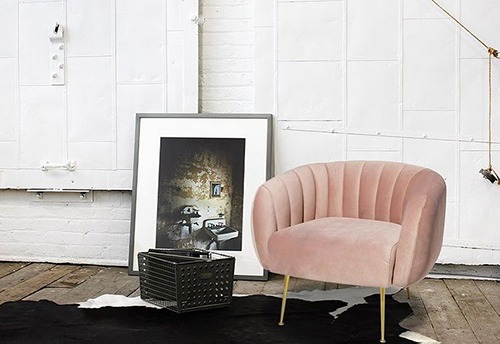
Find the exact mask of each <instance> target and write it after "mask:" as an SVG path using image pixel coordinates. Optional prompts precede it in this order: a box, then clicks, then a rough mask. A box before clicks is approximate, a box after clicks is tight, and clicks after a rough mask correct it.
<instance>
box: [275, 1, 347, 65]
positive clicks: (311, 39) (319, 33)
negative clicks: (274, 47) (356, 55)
mask: <svg viewBox="0 0 500 344" xmlns="http://www.w3.org/2000/svg"><path fill="white" fill-rule="evenodd" d="M342 7H343V4H342V2H340V1H328V2H304V3H302V2H285V3H279V4H278V8H279V9H278V11H279V12H278V13H279V18H278V58H279V59H280V60H340V59H341V58H342V16H343V9H342ZM297 47H300V49H297Z"/></svg>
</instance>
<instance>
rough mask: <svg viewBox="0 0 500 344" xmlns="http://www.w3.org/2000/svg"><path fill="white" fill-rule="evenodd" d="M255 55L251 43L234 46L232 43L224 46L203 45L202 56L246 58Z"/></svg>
mask: <svg viewBox="0 0 500 344" xmlns="http://www.w3.org/2000/svg"><path fill="white" fill-rule="evenodd" d="M252 55H253V47H252V46H250V45H244V46H234V45H231V44H228V45H223V46H213V45H208V46H204V47H203V52H202V57H203V58H211V59H219V58H234V59H240V58H241V59H244V58H247V57H248V56H252Z"/></svg>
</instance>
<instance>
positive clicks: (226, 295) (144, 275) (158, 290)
mask: <svg viewBox="0 0 500 344" xmlns="http://www.w3.org/2000/svg"><path fill="white" fill-rule="evenodd" d="M138 258H139V280H140V287H141V299H143V300H145V301H147V302H150V303H152V304H155V305H157V306H160V307H163V308H167V309H170V310H172V311H174V312H177V313H184V312H190V311H196V310H202V309H209V308H215V307H223V306H227V305H229V304H230V303H231V300H232V296H233V280H234V262H235V259H234V257H230V256H227V255H224V254H220V253H215V252H211V251H206V250H201V249H187V250H177V249H151V250H149V251H148V252H140V253H139V254H138Z"/></svg>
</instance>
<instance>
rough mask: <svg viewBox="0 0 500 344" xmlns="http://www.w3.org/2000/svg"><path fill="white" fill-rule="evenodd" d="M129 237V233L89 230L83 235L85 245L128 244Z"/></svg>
mask: <svg viewBox="0 0 500 344" xmlns="http://www.w3.org/2000/svg"><path fill="white" fill-rule="evenodd" d="M128 239H129V237H128V234H126V235H125V234H114V233H113V234H110V233H95V232H89V233H86V234H84V235H83V245H96V244H99V245H102V246H109V245H116V246H127V245H128V244H129V242H128Z"/></svg>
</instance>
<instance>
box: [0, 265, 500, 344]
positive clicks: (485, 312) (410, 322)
mask: <svg viewBox="0 0 500 344" xmlns="http://www.w3.org/2000/svg"><path fill="white" fill-rule="evenodd" d="M337 288H350V286H346V285H337V284H335V283H324V282H318V281H309V280H303V279H297V278H291V279H290V284H289V291H291V292H300V291H304V290H330V289H337ZM233 290H234V293H235V294H282V293H283V276H281V275H276V274H270V276H269V280H268V281H265V282H264V281H236V282H235V283H234V289H233ZM411 291H412V292H411V298H410V300H407V299H406V291H405V290H402V291H401V292H399V293H398V294H396V295H395V299H396V300H398V301H399V302H408V303H409V304H410V306H411V307H412V309H413V312H414V314H413V315H412V316H410V317H408V318H406V319H405V320H404V321H403V322H402V323H401V325H402V326H403V327H405V328H407V329H408V330H411V331H415V332H417V333H420V334H423V335H425V336H427V337H430V338H433V339H436V340H439V341H441V342H442V343H444V344H445V343H453V344H454V343H468V344H469V343H500V333H499V331H500V282H495V281H473V280H452V279H445V280H442V279H425V280H423V281H421V282H420V283H418V284H417V285H415V286H413V287H412V288H411ZM104 294H117V295H125V296H139V295H140V290H139V278H138V276H128V273H127V269H126V268H117V267H103V266H79V265H55V264H47V263H12V262H5V263H2V262H0V303H3V302H6V301H9V300H12V301H13V300H21V299H23V300H41V299H47V300H51V301H54V302H56V303H60V304H73V303H80V302H83V301H86V300H88V299H90V298H95V297H98V296H101V295H104Z"/></svg>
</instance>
